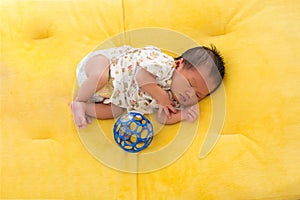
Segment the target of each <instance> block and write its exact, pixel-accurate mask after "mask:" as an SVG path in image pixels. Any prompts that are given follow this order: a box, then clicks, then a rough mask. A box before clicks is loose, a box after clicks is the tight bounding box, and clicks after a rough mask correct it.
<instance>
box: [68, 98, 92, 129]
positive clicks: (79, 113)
mask: <svg viewBox="0 0 300 200" xmlns="http://www.w3.org/2000/svg"><path fill="white" fill-rule="evenodd" d="M84 106H85V104H84V103H83V102H79V101H73V102H72V103H71V109H72V112H73V116H74V120H75V123H76V125H77V126H78V128H80V129H82V128H85V127H86V125H87V123H88V121H87V119H86V117H85V111H84Z"/></svg>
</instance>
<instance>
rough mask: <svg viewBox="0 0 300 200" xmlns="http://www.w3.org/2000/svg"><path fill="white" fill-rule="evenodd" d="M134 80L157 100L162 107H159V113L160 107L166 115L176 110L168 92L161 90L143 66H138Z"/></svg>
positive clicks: (168, 115) (153, 77)
mask: <svg viewBox="0 0 300 200" xmlns="http://www.w3.org/2000/svg"><path fill="white" fill-rule="evenodd" d="M136 81H137V82H138V85H139V87H140V88H142V89H143V90H144V91H145V92H147V93H148V94H149V95H150V96H151V97H152V98H154V99H155V100H157V102H158V104H159V105H160V106H162V107H160V109H159V112H158V113H159V114H160V113H161V112H162V109H163V110H164V112H165V113H166V115H167V117H170V115H171V114H170V111H171V112H174V113H175V112H176V109H175V108H174V106H173V102H172V101H171V100H170V96H169V94H168V92H166V91H165V90H163V89H162V88H161V87H160V86H159V85H158V84H157V82H156V79H155V76H154V75H153V74H151V73H149V72H148V71H146V70H145V69H143V68H140V69H139V71H138V72H137V75H136Z"/></svg>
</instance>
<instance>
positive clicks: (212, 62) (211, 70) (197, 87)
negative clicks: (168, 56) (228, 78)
mask: <svg viewBox="0 0 300 200" xmlns="http://www.w3.org/2000/svg"><path fill="white" fill-rule="evenodd" d="M175 63H176V71H177V72H178V73H177V74H180V75H182V76H183V77H184V78H185V79H186V80H187V81H188V84H185V83H183V81H182V80H181V79H180V78H179V77H177V81H176V80H174V81H173V88H172V91H173V93H174V94H175V96H176V97H177V99H178V101H179V103H181V104H183V105H186V106H188V105H191V104H193V103H195V102H197V101H200V100H201V99H203V98H204V97H206V96H208V95H210V94H211V93H213V92H214V91H215V90H216V89H217V88H218V87H219V86H220V84H221V83H222V80H223V78H224V74H225V67H224V61H223V58H222V56H221V55H220V53H219V51H218V50H217V48H216V47H215V46H213V45H211V46H210V47H204V46H201V47H195V48H191V49H189V50H187V51H185V52H184V53H183V54H182V55H181V56H179V57H178V58H175ZM175 79H176V75H175ZM176 83H177V84H176ZM187 88H189V89H187ZM191 89H193V91H194V92H195V93H194V94H195V96H196V97H197V98H190V101H186V100H187V99H189V96H188V95H187V96H185V93H186V92H185V91H188V90H190V91H191ZM180 97H182V98H180ZM181 99H183V100H185V101H186V102H183V101H181Z"/></svg>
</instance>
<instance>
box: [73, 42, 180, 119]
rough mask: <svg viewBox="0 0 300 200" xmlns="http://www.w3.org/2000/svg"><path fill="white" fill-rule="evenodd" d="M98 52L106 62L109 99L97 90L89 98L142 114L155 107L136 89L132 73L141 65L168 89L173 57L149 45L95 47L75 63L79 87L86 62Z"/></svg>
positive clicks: (152, 100)
mask: <svg viewBox="0 0 300 200" xmlns="http://www.w3.org/2000/svg"><path fill="white" fill-rule="evenodd" d="M99 54H101V55H104V56H105V57H107V59H108V60H109V61H110V81H111V82H112V86H113V91H112V93H111V95H110V97H109V98H107V97H103V95H101V92H98V93H96V94H95V95H94V96H93V101H94V102H103V103H112V104H114V105H116V106H119V107H122V108H126V109H127V111H128V112H129V111H138V112H140V113H145V114H150V113H153V112H155V110H156V109H157V108H158V104H157V101H156V100H155V99H153V98H152V97H151V96H150V95H149V94H147V93H146V92H144V91H143V90H142V89H140V87H139V86H138V83H137V81H136V79H135V75H136V72H137V70H138V69H139V68H140V67H142V68H143V69H145V70H147V71H148V72H150V73H151V74H153V75H154V76H155V77H156V81H157V83H158V85H160V86H161V87H162V88H163V89H164V90H167V91H169V90H170V88H171V83H172V81H171V78H172V75H173V71H174V66H175V62H174V59H173V58H172V57H171V56H168V55H166V54H164V53H163V52H161V50H160V49H158V48H156V47H153V46H146V47H144V48H133V47H130V46H122V47H116V48H111V49H105V50H98V51H95V52H92V53H90V54H89V55H87V56H86V57H85V58H84V59H83V60H82V61H81V62H80V64H79V65H78V68H77V70H76V74H77V79H78V84H79V86H81V84H82V83H83V81H84V80H85V79H86V78H87V77H86V74H85V70H84V66H85V65H86V63H87V61H88V60H89V59H90V58H91V57H93V56H95V55H99Z"/></svg>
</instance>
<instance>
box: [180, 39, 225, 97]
mask: <svg viewBox="0 0 300 200" xmlns="http://www.w3.org/2000/svg"><path fill="white" fill-rule="evenodd" d="M180 58H183V60H184V63H183V66H184V68H186V69H189V68H191V67H203V66H206V67H209V68H210V69H211V71H210V76H211V78H214V81H215V82H216V83H217V87H216V88H214V89H213V90H212V91H210V94H211V93H213V92H214V91H215V90H216V89H217V88H218V87H219V86H220V85H221V83H222V80H223V78H224V75H225V66H224V65H225V63H224V59H223V57H222V55H221V54H220V52H219V50H218V49H217V48H216V47H215V46H214V45H212V44H211V45H210V47H205V46H199V47H194V48H191V49H189V50H187V51H185V52H184V53H183V54H182V55H181V56H179V57H177V58H175V60H178V59H180Z"/></svg>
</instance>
